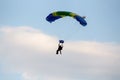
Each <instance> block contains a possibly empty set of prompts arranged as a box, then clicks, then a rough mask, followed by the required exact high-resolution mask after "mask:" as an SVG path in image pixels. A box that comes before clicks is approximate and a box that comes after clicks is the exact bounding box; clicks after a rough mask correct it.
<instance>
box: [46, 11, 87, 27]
mask: <svg viewBox="0 0 120 80" xmlns="http://www.w3.org/2000/svg"><path fill="white" fill-rule="evenodd" d="M66 16H70V17H73V18H74V19H76V20H77V21H78V22H79V23H80V24H81V25H82V26H86V25H87V22H86V21H85V20H84V18H85V17H81V16H79V15H77V14H75V13H72V12H67V11H57V12H53V13H50V14H49V15H48V16H47V17H46V20H47V21H48V22H50V23H52V22H54V21H55V20H57V19H60V18H63V17H66Z"/></svg>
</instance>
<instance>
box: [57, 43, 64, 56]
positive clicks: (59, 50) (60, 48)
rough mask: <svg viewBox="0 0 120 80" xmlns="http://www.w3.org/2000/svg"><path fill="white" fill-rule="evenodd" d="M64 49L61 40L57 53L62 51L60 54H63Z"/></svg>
mask: <svg viewBox="0 0 120 80" xmlns="http://www.w3.org/2000/svg"><path fill="white" fill-rule="evenodd" d="M62 49H63V43H61V42H59V44H58V49H57V51H56V54H58V52H60V54H62V52H61V50H62Z"/></svg>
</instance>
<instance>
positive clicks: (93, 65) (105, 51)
mask: <svg viewBox="0 0 120 80" xmlns="http://www.w3.org/2000/svg"><path fill="white" fill-rule="evenodd" d="M57 41H58V39H57V38H56V37H53V36H50V35H47V34H44V33H43V32H41V31H39V30H37V29H34V28H32V27H27V26H21V27H9V26H7V27H2V28H0V44H1V45H0V56H1V57H0V62H1V63H3V66H4V68H3V69H4V71H5V72H7V71H9V72H14V73H21V77H23V80H56V79H57V80H80V79H82V80H96V79H97V80H114V79H115V78H116V80H119V79H120V77H119V76H120V63H119V61H120V54H119V53H120V45H119V44H115V43H102V42H94V41H78V42H68V41H66V42H65V44H64V50H63V54H62V55H56V54H55V51H56V49H57V44H58V43H57Z"/></svg>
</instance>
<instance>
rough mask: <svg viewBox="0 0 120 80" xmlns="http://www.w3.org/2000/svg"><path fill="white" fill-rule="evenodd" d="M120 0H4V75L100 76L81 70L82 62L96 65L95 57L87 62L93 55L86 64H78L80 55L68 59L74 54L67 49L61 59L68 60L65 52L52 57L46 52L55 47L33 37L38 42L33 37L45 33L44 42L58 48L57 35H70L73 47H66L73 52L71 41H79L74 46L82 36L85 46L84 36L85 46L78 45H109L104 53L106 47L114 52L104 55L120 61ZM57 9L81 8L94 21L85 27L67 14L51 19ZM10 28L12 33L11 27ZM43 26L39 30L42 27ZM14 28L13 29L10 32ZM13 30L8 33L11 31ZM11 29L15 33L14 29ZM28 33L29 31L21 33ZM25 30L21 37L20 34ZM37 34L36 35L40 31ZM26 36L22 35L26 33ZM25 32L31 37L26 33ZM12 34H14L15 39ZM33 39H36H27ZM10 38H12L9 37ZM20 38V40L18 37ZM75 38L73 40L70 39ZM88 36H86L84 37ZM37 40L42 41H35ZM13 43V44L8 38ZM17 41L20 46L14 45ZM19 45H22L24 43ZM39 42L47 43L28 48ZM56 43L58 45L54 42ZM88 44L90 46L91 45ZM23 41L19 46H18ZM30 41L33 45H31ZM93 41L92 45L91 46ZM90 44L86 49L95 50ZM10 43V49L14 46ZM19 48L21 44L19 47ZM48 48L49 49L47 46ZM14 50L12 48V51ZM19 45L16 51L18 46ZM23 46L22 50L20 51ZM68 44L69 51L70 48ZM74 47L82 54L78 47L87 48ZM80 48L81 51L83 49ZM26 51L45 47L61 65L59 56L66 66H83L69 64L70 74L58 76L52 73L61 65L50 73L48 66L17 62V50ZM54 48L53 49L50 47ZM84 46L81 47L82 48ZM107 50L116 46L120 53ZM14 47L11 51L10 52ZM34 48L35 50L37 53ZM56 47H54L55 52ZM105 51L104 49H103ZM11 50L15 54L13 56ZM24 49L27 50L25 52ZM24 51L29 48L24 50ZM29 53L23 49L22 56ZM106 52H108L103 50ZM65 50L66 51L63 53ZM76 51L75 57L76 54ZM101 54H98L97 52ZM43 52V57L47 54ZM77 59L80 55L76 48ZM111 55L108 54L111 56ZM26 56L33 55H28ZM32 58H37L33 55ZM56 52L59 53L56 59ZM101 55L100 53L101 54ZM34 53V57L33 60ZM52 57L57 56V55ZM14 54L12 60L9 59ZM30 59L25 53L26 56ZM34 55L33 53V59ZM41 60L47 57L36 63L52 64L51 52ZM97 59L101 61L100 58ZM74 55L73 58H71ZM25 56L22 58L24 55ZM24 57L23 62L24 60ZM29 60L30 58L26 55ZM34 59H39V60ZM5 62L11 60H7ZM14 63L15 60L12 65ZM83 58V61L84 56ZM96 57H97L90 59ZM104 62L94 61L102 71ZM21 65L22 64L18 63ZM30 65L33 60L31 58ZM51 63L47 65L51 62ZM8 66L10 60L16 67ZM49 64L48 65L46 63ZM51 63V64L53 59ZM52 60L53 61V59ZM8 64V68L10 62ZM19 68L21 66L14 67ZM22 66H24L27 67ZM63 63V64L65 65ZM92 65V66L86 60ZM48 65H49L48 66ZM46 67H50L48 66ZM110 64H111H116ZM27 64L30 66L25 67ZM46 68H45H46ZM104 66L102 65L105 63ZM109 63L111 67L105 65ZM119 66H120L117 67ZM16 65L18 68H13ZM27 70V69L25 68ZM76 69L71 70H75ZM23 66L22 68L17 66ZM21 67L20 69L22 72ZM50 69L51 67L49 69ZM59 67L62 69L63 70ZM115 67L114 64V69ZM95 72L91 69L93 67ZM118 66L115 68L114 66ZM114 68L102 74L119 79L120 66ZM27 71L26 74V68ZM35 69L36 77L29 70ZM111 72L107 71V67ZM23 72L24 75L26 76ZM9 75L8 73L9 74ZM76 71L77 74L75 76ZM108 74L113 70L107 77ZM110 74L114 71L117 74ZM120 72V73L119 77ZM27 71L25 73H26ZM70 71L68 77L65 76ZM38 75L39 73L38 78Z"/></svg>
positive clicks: (0, 13) (12, 79) (0, 31)
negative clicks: (41, 66)
mask: <svg viewBox="0 0 120 80" xmlns="http://www.w3.org/2000/svg"><path fill="white" fill-rule="evenodd" d="M119 3H120V1H119V0H70V1H68V0H63V1H61V0H53V1H51V0H0V38H1V40H0V43H1V44H2V46H0V48H1V49H0V53H1V54H0V55H1V56H2V57H0V58H1V59H0V80H39V79H40V78H41V79H42V80H54V79H55V80H56V79H57V77H61V79H62V80H68V79H69V80H70V79H71V80H96V79H97V78H100V76H98V75H97V73H96V74H94V73H93V74H92V76H96V75H97V76H96V77H95V78H92V77H90V74H88V73H87V72H86V71H84V69H83V73H79V71H81V70H82V69H79V68H78V66H80V67H82V66H85V65H88V68H85V69H89V68H90V67H91V66H90V65H89V63H87V61H85V64H84V65H80V64H76V61H73V62H75V63H72V64H70V63H68V64H66V63H67V61H68V60H69V57H68V56H69V55H68V54H66V55H65V57H62V58H61V59H63V60H62V61H63V62H64V61H65V62H64V63H63V64H62V61H59V60H61V59H60V58H58V59H59V60H57V61H54V60H56V58H55V56H52V57H48V55H49V54H47V55H42V53H49V52H46V51H44V44H42V41H41V43H39V41H38V44H40V45H38V44H37V43H36V44H32V42H34V40H31V39H33V38H35V39H37V36H38V37H40V36H41V38H38V40H39V39H40V40H41V39H42V40H43V42H44V41H45V42H47V43H45V44H48V45H46V46H47V47H49V48H51V47H52V48H51V49H53V48H54V45H53V44H56V41H57V40H58V39H64V40H65V42H67V41H68V42H67V43H66V46H68V48H66V51H65V52H66V53H68V52H69V49H71V48H70V47H69V46H70V44H68V43H71V44H73V46H74V47H75V44H76V43H77V42H79V41H83V42H82V46H81V44H79V43H81V42H79V43H78V44H79V46H78V45H77V46H78V47H87V46H89V45H92V46H93V47H97V48H100V50H98V51H96V50H97V49H96V50H95V51H92V50H94V49H93V48H92V49H91V48H90V49H91V50H90V51H92V52H91V53H96V54H97V53H99V51H101V50H103V49H102V47H104V48H105V49H106V48H107V49H106V50H105V52H103V55H104V53H106V55H109V56H110V57H111V59H108V58H107V59H104V57H102V58H100V59H103V60H105V61H106V63H107V62H108V63H109V61H108V60H113V62H116V63H118V62H117V61H119V59H120V57H117V59H115V57H116V56H119V55H118V54H117V53H119V49H120V47H119V43H120V37H119V34H120V22H119V21H120V16H119V14H120V5H119ZM54 11H71V12H74V13H77V14H79V15H80V16H86V21H87V23H88V25H87V26H86V27H82V26H81V25H80V24H79V23H78V22H77V21H76V20H74V19H72V18H69V17H66V18H63V19H60V20H57V21H55V22H54V23H51V24H50V23H49V22H47V21H46V20H45V18H46V16H47V15H48V14H49V13H51V12H54ZM29 31H30V32H31V33H27V32H29ZM8 32H10V33H8ZM37 32H38V33H37ZM7 33H8V34H7ZM5 34H7V35H5ZM9 34H10V35H9ZM21 35H23V36H21ZM26 35H29V36H31V37H32V38H29V37H27V38H26ZM18 36H19V37H18ZM35 36H36V37H35ZM22 37H23V39H22V40H21V39H20V38H22ZM24 38H25V39H24ZM9 39H10V40H9ZM47 39H48V40H50V41H55V43H53V44H52V43H49V41H48V40H47ZM27 40H30V41H31V42H30V41H28V42H27ZM6 41H7V42H6ZM15 41H16V42H15ZM69 41H71V42H69ZM84 41H86V42H84ZM25 42H26V43H25ZM35 42H37V41H35ZM7 43H9V44H7ZM17 43H21V44H22V46H23V47H25V48H24V49H23V48H22V47H21V44H17ZM12 45H14V47H13V46H12ZM18 45H19V47H18ZM26 45H29V47H30V46H31V47H32V46H34V47H35V48H37V47H39V46H40V47H41V50H37V49H34V50H33V51H31V52H29V51H27V50H28V46H26ZM52 45H53V46H52ZM86 45H87V46H86ZM16 46H17V47H16ZM31 47H30V48H31ZM89 47H90V46H89ZM89 47H88V48H86V51H87V49H88V51H89ZM8 48H10V49H11V50H10V49H8ZM6 49H8V52H6ZM14 49H16V50H15V51H14ZM42 49H43V50H42ZM9 50H10V51H9ZM12 50H13V51H12ZM17 50H18V51H17ZM67 50H68V51H67ZM71 50H72V51H73V53H76V55H78V54H77V53H79V52H80V53H81V52H82V51H83V50H82V49H71ZM79 50H80V51H79ZM22 51H23V53H25V52H26V55H28V54H27V53H31V54H33V53H35V52H36V51H38V52H39V53H41V54H40V55H39V56H42V57H46V56H47V58H48V60H49V59H50V61H52V60H53V62H52V63H51V64H53V65H57V62H60V66H62V65H66V66H68V65H71V66H74V64H75V66H74V68H75V67H77V69H78V72H77V70H76V69H73V70H74V71H72V70H71V67H70V69H68V70H66V72H65V73H66V74H65V75H66V76H67V77H68V79H67V77H66V76H63V75H62V73H61V72H60V73H61V74H60V76H58V75H56V77H54V78H52V76H53V75H54V74H56V73H58V72H57V71H54V70H53V69H52V70H53V72H54V73H52V74H53V75H50V74H49V73H48V74H47V72H46V71H42V72H41V73H40V72H37V70H36V69H33V70H32V69H29V70H28V72H27V68H26V67H27V66H26V65H23V67H22V66H17V65H15V64H18V63H14V61H15V60H16V61H17V59H15V60H12V58H14V57H13V55H14V56H17V55H15V53H14V52H16V53H17V52H18V54H19V53H20V52H22ZM48 51H51V50H48ZM77 51H78V52H77ZM107 51H108V52H110V53H111V54H112V52H113V53H116V55H114V56H115V57H114V58H113V57H112V56H111V55H110V54H107ZM9 52H10V53H9ZM32 52H33V53H32ZM38 52H36V54H35V55H36V56H35V55H33V56H34V57H32V59H34V58H36V57H37V53H38ZM50 53H51V52H50ZM82 53H87V52H84V51H83V52H82ZM101 53H102V52H101ZM8 54H9V55H11V56H10V57H9V56H8ZM19 55H21V54H19ZM23 55H24V54H23ZM23 55H21V56H22V57H21V58H24V57H23ZM103 55H102V56H103ZM63 56H64V55H63ZM72 56H73V57H72ZM79 56H83V57H85V54H80V55H79ZM87 56H89V57H86V58H88V60H89V59H92V57H93V58H94V55H93V56H90V55H89V54H88V55H87ZM95 56H96V55H95ZM42 57H40V58H42ZM70 57H71V59H72V58H73V59H76V57H77V56H75V55H73V54H70ZM97 57H98V56H97ZM105 57H106V56H105ZM25 58H27V57H26V56H25ZM28 58H31V56H30V57H28ZM52 58H53V59H52ZM98 58H99V57H98ZM32 59H30V60H31V61H32ZM51 59H52V60H51ZM77 59H79V57H77ZM9 60H10V61H11V62H9ZM23 60H24V59H23ZM28 60H29V59H28ZM40 60H45V62H44V61H41V62H38V60H35V61H37V62H38V63H36V64H44V63H45V64H46V65H48V63H50V62H49V61H48V60H47V59H46V58H45V59H40ZM80 60H84V59H80ZM95 60H97V61H99V59H96V58H95ZM70 61H72V60H70ZM18 62H19V60H18ZM22 62H24V61H21V62H20V64H22ZM25 62H26V63H27V61H26V59H25ZM33 62H34V61H33ZM3 63H5V64H3ZM10 63H12V64H11V65H9V64H10ZM78 63H82V62H81V61H80V62H78ZM90 63H91V64H92V63H94V60H93V62H92V61H90ZM100 64H102V65H103V64H104V66H103V67H107V66H109V65H111V68H112V69H113V68H115V67H117V69H118V70H119V69H120V68H118V67H119V63H118V65H117V64H115V66H113V65H112V63H110V64H108V65H106V64H105V63H104V61H103V62H102V61H100ZM100 64H96V65H94V66H92V68H93V67H96V66H97V71H98V72H99V68H98V65H100ZM18 65H19V64H18ZM28 65H30V64H28ZM46 65H44V66H45V67H46ZM6 66H10V67H6ZM44 66H43V67H44ZM48 66H49V65H48ZM50 66H52V65H50ZM4 67H5V68H4ZM14 67H15V68H16V69H15V70H14V69H13V68H14ZM21 67H22V68H21ZM62 67H63V66H62ZM86 67H87V66H86ZM6 68H8V70H5V69H6ZM46 68H47V67H46ZM46 68H45V69H46ZM111 68H110V69H111ZM25 69H26V70H25ZM41 69H44V68H41ZM64 69H67V68H66V67H64ZM90 69H91V68H90ZM100 69H101V67H100ZM105 69H106V68H105ZM117 69H116V70H117ZM11 70H13V71H11ZM20 70H21V71H20ZM69 70H70V71H69ZM17 71H18V72H17ZM19 71H20V72H19ZM31 71H33V72H34V73H35V74H34V73H32V74H31V73H30V72H31ZM48 71H49V70H48ZM58 71H59V70H58ZM108 71H109V69H108ZM69 72H73V73H75V74H77V75H78V76H77V75H71V73H70V74H68V75H67V73H69ZM88 72H89V71H88ZM111 72H112V71H111ZM113 72H114V74H108V75H101V76H102V78H101V79H102V80H115V78H117V79H116V80H119V79H120V77H118V76H119V75H120V73H117V72H115V71H113ZM22 73H23V74H22ZM29 74H30V75H33V77H32V78H31V77H28V75H29ZM106 74H107V71H106ZM21 75H22V77H21ZM36 75H43V76H45V75H48V76H49V77H50V78H51V79H47V78H46V76H45V77H40V78H39V79H37V78H36ZM79 75H83V76H82V77H79ZM85 75H86V76H88V78H85ZM6 76H7V77H8V78H6ZM70 76H71V77H70ZM104 76H108V77H105V78H104ZM109 76H113V77H112V78H111V77H109ZM115 76H116V77H115ZM24 77H25V78H24ZM62 77H65V78H62ZM34 78H35V79H34Z"/></svg>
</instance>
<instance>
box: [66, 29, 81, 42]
mask: <svg viewBox="0 0 120 80" xmlns="http://www.w3.org/2000/svg"><path fill="white" fill-rule="evenodd" d="M79 31H80V29H76V30H75V31H74V32H71V33H69V34H67V36H66V38H65V39H66V40H72V38H73V37H74V35H75V34H77V33H78V32H79Z"/></svg>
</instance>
